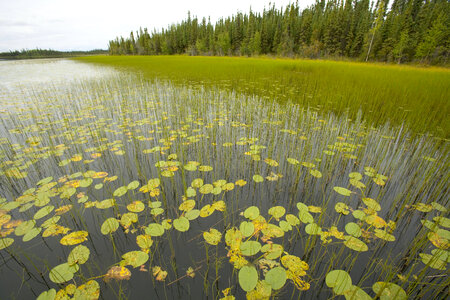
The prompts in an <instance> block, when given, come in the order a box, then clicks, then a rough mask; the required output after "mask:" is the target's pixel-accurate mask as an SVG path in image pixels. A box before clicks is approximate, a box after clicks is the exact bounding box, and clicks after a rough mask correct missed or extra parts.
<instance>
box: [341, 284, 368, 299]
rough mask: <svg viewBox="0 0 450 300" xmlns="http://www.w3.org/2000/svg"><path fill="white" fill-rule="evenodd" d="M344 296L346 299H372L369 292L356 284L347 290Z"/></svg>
mask: <svg viewBox="0 0 450 300" xmlns="http://www.w3.org/2000/svg"><path fill="white" fill-rule="evenodd" d="M344 296H345V300H372V297H370V296H369V294H367V293H366V292H365V291H364V290H363V289H361V288H360V287H357V286H356V285H352V287H351V288H350V289H349V290H347V291H345V292H344Z"/></svg>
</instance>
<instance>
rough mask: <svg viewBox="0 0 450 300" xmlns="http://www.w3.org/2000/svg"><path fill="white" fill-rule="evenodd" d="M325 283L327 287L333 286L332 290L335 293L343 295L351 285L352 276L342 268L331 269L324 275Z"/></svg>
mask: <svg viewBox="0 0 450 300" xmlns="http://www.w3.org/2000/svg"><path fill="white" fill-rule="evenodd" d="M325 283H326V284H327V286H328V287H330V288H333V292H334V293H335V294H337V295H343V294H344V293H345V292H347V291H349V290H350V289H351V287H352V278H351V277H350V275H349V274H348V273H347V272H346V271H343V270H333V271H331V272H329V273H328V274H327V276H326V277H325Z"/></svg>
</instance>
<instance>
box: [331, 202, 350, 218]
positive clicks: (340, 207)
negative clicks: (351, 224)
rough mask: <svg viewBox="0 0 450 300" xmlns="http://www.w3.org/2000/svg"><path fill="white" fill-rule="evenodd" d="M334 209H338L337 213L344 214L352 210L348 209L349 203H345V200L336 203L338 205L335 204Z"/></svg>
mask: <svg viewBox="0 0 450 300" xmlns="http://www.w3.org/2000/svg"><path fill="white" fill-rule="evenodd" d="M334 209H335V210H336V212H337V213H340V214H343V215H348V214H349V213H350V211H349V210H348V206H347V204H345V203H343V202H338V203H336V205H335V206H334Z"/></svg>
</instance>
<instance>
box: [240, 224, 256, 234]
mask: <svg viewBox="0 0 450 300" xmlns="http://www.w3.org/2000/svg"><path fill="white" fill-rule="evenodd" d="M239 230H240V231H241V232H242V235H243V236H245V237H249V236H251V235H252V234H253V232H255V226H254V225H253V223H252V222H247V221H244V222H242V223H241V225H239Z"/></svg>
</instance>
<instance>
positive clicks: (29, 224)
mask: <svg viewBox="0 0 450 300" xmlns="http://www.w3.org/2000/svg"><path fill="white" fill-rule="evenodd" d="M35 225H36V221H35V220H28V221H25V222H22V223H20V225H19V226H17V227H16V229H15V230H14V233H15V234H16V235H17V236H22V235H24V234H26V233H27V232H28V231H30V230H31V229H33V227H34V226H35Z"/></svg>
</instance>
